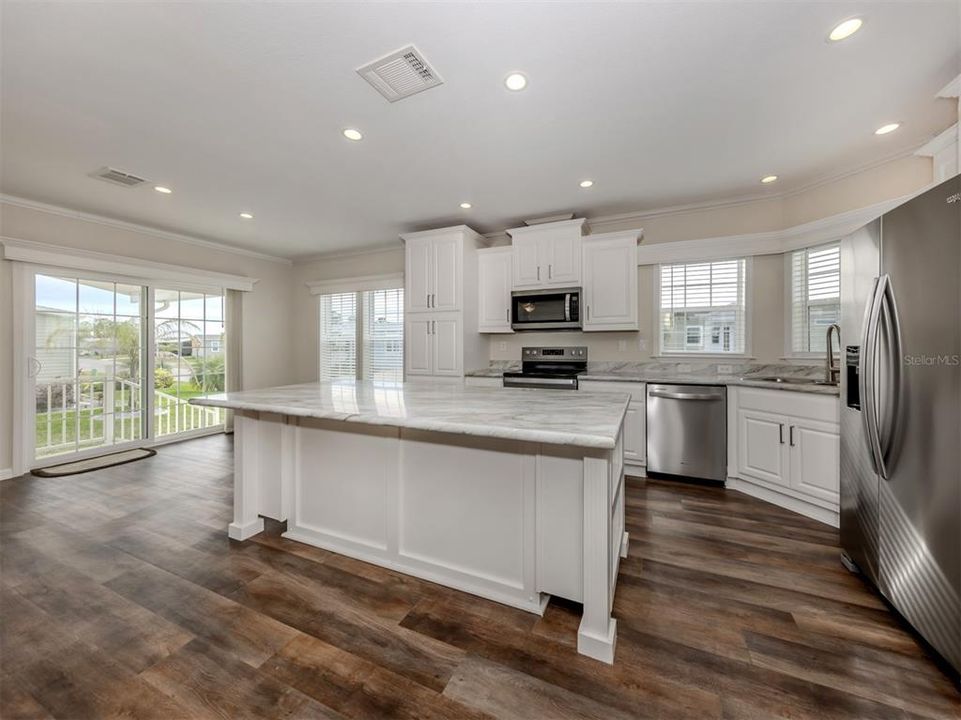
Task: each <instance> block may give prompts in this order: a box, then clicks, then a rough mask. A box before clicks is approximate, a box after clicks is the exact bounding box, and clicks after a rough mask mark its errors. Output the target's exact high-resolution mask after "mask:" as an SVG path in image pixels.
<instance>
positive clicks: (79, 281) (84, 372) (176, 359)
mask: <svg viewBox="0 0 961 720" xmlns="http://www.w3.org/2000/svg"><path fill="white" fill-rule="evenodd" d="M32 280H33V283H32V288H33V301H32V303H31V305H30V306H29V317H28V318H25V319H24V321H25V323H26V326H27V327H28V328H32V333H29V332H28V334H27V337H32V338H33V352H32V355H30V356H29V358H28V365H29V367H28V373H27V378H26V380H25V385H24V387H25V388H26V393H25V397H26V398H27V407H26V408H24V413H25V417H24V422H25V423H26V424H27V428H28V429H27V433H28V437H27V441H28V443H31V442H32V452H31V451H28V452H27V454H26V457H28V458H32V463H33V464H34V465H38V464H50V463H52V462H63V461H66V460H67V459H69V457H68V456H71V455H73V456H77V455H80V456H86V455H94V454H100V453H102V452H104V451H105V450H107V449H112V448H117V447H120V446H124V445H128V444H131V443H142V442H144V441H145V440H158V439H164V440H168V439H176V438H179V437H189V436H190V435H193V434H199V433H204V432H209V431H212V430H216V429H217V428H222V427H223V426H224V421H225V411H224V410H223V409H220V408H201V407H196V406H193V405H190V404H189V402H188V401H189V400H190V398H193V397H199V396H205V395H210V394H212V393H218V392H223V390H224V387H225V370H226V340H227V335H226V326H225V324H224V293H223V291H217V290H209V291H204V290H186V289H171V288H160V287H152V286H147V285H146V284H135V283H130V282H124V281H122V280H121V279H119V278H117V279H111V278H109V277H108V276H103V277H99V278H98V277H95V276H94V274H93V273H90V274H89V275H88V276H86V277H83V276H78V275H74V274H72V273H60V272H56V271H36V272H34V273H32ZM28 347H29V344H28Z"/></svg>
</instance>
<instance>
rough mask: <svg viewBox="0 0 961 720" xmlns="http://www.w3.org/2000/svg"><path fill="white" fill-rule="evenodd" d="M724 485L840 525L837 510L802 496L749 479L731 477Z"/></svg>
mask: <svg viewBox="0 0 961 720" xmlns="http://www.w3.org/2000/svg"><path fill="white" fill-rule="evenodd" d="M724 486H725V487H726V488H728V489H729V490H737V491H738V492H742V493H744V494H745V495H750V496H751V497H754V498H757V499H758V500H764V501H765V502H769V503H771V504H772V505H777V506H778V507H782V508H784V509H785V510H790V511H792V512H796V513H798V514H799V515H804V516H805V517H809V518H811V519H812V520H817V521H818V522H822V523H824V524H826V525H830V526H831V527H838V525H839V522H838V512H837V510H831V509H828V508H823V507H821V506H820V505H815V504H813V503H809V502H805V501H804V500H801V499H800V498H795V497H790V496H789V495H782V494H781V493H779V492H777V491H776V490H770V489H768V488H766V487H761V486H760V485H755V484H754V483H752V482H750V481H749V480H743V479H741V478H734V477H729V478H728V479H727V482H726V483H725V484H724Z"/></svg>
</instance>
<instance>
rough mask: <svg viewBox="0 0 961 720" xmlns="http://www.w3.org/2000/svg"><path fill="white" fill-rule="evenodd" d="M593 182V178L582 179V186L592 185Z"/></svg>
mask: <svg viewBox="0 0 961 720" xmlns="http://www.w3.org/2000/svg"><path fill="white" fill-rule="evenodd" d="M593 184H594V181H593V180H581V182H580V185H581V187H590V186H591V185H593Z"/></svg>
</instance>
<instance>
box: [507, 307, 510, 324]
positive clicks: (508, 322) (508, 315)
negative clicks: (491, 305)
mask: <svg viewBox="0 0 961 720" xmlns="http://www.w3.org/2000/svg"><path fill="white" fill-rule="evenodd" d="M507 324H508V325H510V324H511V309H510V308H507Z"/></svg>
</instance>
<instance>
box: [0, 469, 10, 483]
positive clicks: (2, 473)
mask: <svg viewBox="0 0 961 720" xmlns="http://www.w3.org/2000/svg"><path fill="white" fill-rule="evenodd" d="M12 478H13V468H0V481H2V480H10V479H12Z"/></svg>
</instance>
